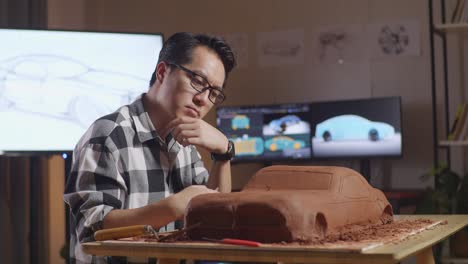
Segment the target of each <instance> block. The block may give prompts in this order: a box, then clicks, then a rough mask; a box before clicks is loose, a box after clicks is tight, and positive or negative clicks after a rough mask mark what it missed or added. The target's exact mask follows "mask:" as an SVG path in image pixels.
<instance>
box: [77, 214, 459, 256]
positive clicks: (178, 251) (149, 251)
mask: <svg viewBox="0 0 468 264" xmlns="http://www.w3.org/2000/svg"><path fill="white" fill-rule="evenodd" d="M395 218H396V219H416V218H427V219H431V220H434V221H440V220H446V221H447V224H443V225H438V226H437V227H436V228H433V229H428V230H424V231H423V232H421V233H418V234H416V235H413V236H410V237H408V239H404V240H403V241H400V242H398V243H389V244H385V245H382V246H379V247H376V248H374V249H370V250H366V251H364V252H352V251H344V250H334V249H323V248H322V249H313V248H310V247H308V248H302V247H300V246H297V247H274V246H269V244H264V245H263V246H262V247H244V246H234V245H221V244H210V243H208V244H206V243H204V244H202V243H182V242H180V243H157V242H126V241H102V242H89V243H85V244H83V248H84V251H85V252H87V253H88V254H92V255H102V256H135V257H156V258H158V259H160V260H161V262H164V263H177V261H176V260H177V259H203V260H219V261H246V262H284V263H359V264H365V263H398V262H400V261H401V260H403V259H405V258H407V257H409V256H412V255H416V258H417V263H418V264H422V263H425V264H426V263H434V259H433V256H432V247H431V246H432V245H434V244H436V243H437V242H439V241H441V240H444V239H446V238H448V237H449V236H450V235H452V234H453V233H455V232H457V231H458V230H460V229H462V228H463V227H465V226H468V215H397V216H395Z"/></svg>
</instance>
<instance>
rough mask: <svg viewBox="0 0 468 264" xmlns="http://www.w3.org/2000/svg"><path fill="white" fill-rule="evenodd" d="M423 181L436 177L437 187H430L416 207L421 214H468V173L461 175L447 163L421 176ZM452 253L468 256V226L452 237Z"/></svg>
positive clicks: (458, 255) (453, 254) (457, 255)
mask: <svg viewBox="0 0 468 264" xmlns="http://www.w3.org/2000/svg"><path fill="white" fill-rule="evenodd" d="M421 179H422V180H423V181H427V180H429V179H435V186H436V188H428V189H426V191H425V192H424V195H423V198H422V199H421V201H420V203H419V204H418V206H417V208H416V213H419V214H468V174H466V175H464V177H460V176H459V175H458V174H457V173H456V172H454V171H452V170H451V169H450V168H449V167H448V166H447V165H446V164H441V165H440V166H439V167H437V168H433V169H432V170H431V171H430V172H428V173H426V174H424V175H422V176H421ZM450 253H451V255H452V256H456V257H465V258H466V257H468V227H467V228H464V229H462V230H460V231H459V232H457V233H456V234H455V235H453V236H452V237H451V238H450Z"/></svg>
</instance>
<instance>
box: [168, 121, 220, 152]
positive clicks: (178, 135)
mask: <svg viewBox="0 0 468 264" xmlns="http://www.w3.org/2000/svg"><path fill="white" fill-rule="evenodd" d="M171 131H172V135H173V136H174V139H175V140H176V141H177V142H179V143H180V144H181V145H182V146H184V147H186V146H188V145H195V146H198V147H201V148H204V149H206V150H208V151H209V152H215V153H226V151H227V147H228V139H227V138H226V136H225V135H224V134H223V133H221V131H219V130H218V129H216V128H215V127H213V126H212V125H210V124H208V123H207V122H205V121H204V120H202V119H198V118H192V117H186V116H184V117H180V118H176V119H174V120H172V121H171V122H169V124H168V125H167V126H166V127H165V128H164V129H163V131H162V135H164V136H166V135H167V134H168V133H169V132H171Z"/></svg>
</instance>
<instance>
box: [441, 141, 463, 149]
mask: <svg viewBox="0 0 468 264" xmlns="http://www.w3.org/2000/svg"><path fill="white" fill-rule="evenodd" d="M439 146H441V147H468V140H443V141H439Z"/></svg>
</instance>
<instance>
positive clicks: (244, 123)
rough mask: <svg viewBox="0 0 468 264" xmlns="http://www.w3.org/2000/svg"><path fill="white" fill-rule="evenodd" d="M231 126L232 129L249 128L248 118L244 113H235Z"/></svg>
mask: <svg viewBox="0 0 468 264" xmlns="http://www.w3.org/2000/svg"><path fill="white" fill-rule="evenodd" d="M231 128H232V129H233V130H237V129H249V128H250V118H248V117H247V116H246V115H236V116H235V117H234V118H233V119H232V120H231Z"/></svg>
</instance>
